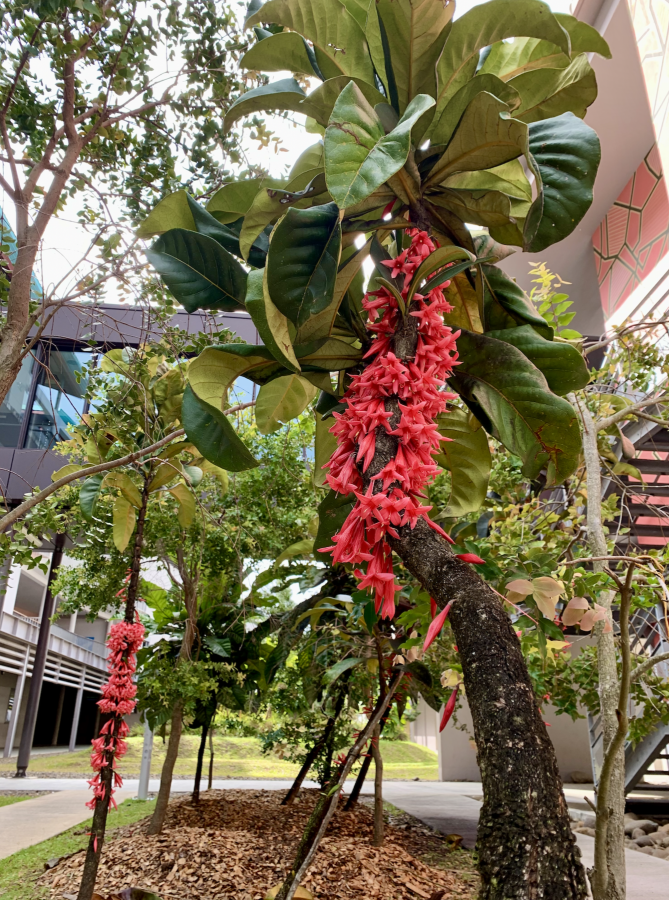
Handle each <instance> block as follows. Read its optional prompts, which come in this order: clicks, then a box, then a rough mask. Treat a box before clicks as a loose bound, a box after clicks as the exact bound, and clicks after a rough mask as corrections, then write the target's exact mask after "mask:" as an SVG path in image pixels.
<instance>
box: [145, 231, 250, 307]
mask: <svg viewBox="0 0 669 900" xmlns="http://www.w3.org/2000/svg"><path fill="white" fill-rule="evenodd" d="M146 255H147V257H148V260H149V262H150V263H151V265H152V266H153V268H154V269H155V270H156V271H157V272H158V274H159V275H160V276H161V278H162V279H163V281H164V282H165V284H166V285H167V287H168V288H169V290H170V293H172V294H173V295H174V297H175V298H176V299H177V300H178V301H179V303H181V304H182V306H183V307H184V308H185V309H186V311H187V312H189V313H193V312H195V311H196V310H198V309H223V310H225V311H226V312H232V311H233V310H236V309H243V308H244V294H245V292H246V272H245V271H244V269H242V267H241V265H240V264H239V263H238V262H237V260H236V259H235V258H234V256H232V255H231V254H230V253H228V252H227V250H224V249H223V247H221V245H220V244H219V243H218V242H217V241H215V240H214V239H213V238H210V237H207V236H206V235H204V234H197V233H196V232H194V231H186V230H185V229H183V228H173V229H172V230H171V231H168V232H166V233H165V234H163V235H162V236H161V237H159V238H158V240H157V241H155V242H154V244H153V245H152V246H151V248H150V249H149V250H147V251H146Z"/></svg>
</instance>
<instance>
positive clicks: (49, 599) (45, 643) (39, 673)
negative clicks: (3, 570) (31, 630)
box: [16, 534, 65, 778]
mask: <svg viewBox="0 0 669 900" xmlns="http://www.w3.org/2000/svg"><path fill="white" fill-rule="evenodd" d="M64 548H65V535H64V534H57V535H56V539H55V541H54V551H53V555H52V557H51V568H50V569H49V579H48V581H47V588H46V595H45V598H44V603H43V607H42V614H41V620H40V626H39V634H38V637H37V647H36V649H35V662H34V664H33V674H32V678H31V679H30V693H29V694H28V707H27V709H26V715H25V718H24V720H23V730H22V731H21V745H20V747H19V757H18V760H17V762H16V777H17V778H25V774H26V770H27V768H28V764H29V763H30V751H31V750H32V746H33V737H34V735H35V724H36V722H37V710H38V708H39V698H40V694H41V693H42V682H43V680H44V668H45V666H46V655H47V652H48V650H49V635H50V633H51V616H52V615H53V610H54V605H55V602H56V598H55V597H54V595H53V594H52V592H51V583H52V582H53V580H54V578H55V577H56V574H57V572H58V569H59V567H60V564H61V561H62V559H63V550H64Z"/></svg>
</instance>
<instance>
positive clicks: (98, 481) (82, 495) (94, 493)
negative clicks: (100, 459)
mask: <svg viewBox="0 0 669 900" xmlns="http://www.w3.org/2000/svg"><path fill="white" fill-rule="evenodd" d="M104 477H105V476H104V475H91V477H90V478H87V479H86V481H84V483H83V484H82V485H81V490H80V491H79V506H80V507H81V511H82V513H83V514H84V518H85V519H86V521H87V522H92V521H93V517H94V515H95V504H96V503H97V501H98V497H99V496H100V489H101V488H102V482H103V480H104Z"/></svg>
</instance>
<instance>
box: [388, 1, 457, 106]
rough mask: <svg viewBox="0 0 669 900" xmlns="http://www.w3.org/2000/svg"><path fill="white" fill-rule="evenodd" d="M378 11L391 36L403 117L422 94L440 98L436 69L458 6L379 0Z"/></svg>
mask: <svg viewBox="0 0 669 900" xmlns="http://www.w3.org/2000/svg"><path fill="white" fill-rule="evenodd" d="M376 9H377V12H378V14H379V16H380V17H381V19H382V20H383V24H384V26H385V31H386V34H387V36H388V44H389V49H390V56H391V59H392V66H393V73H394V76H395V82H396V85H397V96H398V102H399V110H398V111H399V112H400V113H403V112H404V110H405V109H406V108H407V106H408V105H409V103H410V102H411V100H413V98H414V97H416V96H418V94H429V95H430V96H431V97H434V96H435V94H436V88H437V83H436V73H435V65H436V62H437V58H438V57H439V54H440V53H441V49H442V47H443V45H444V41H445V40H446V34H447V32H448V29H449V26H450V21H451V19H452V18H453V12H454V9H455V5H454V4H453V3H443V2H440V0H437V2H435V0H378V2H377V3H376Z"/></svg>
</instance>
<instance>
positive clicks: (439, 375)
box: [117, 229, 460, 702]
mask: <svg viewBox="0 0 669 900" xmlns="http://www.w3.org/2000/svg"><path fill="white" fill-rule="evenodd" d="M408 233H409V235H410V236H411V238H412V240H411V246H410V247H407V248H406V249H405V250H403V251H402V252H401V253H400V254H399V255H398V256H397V257H396V258H395V259H393V260H386V261H385V262H384V265H385V266H387V268H388V269H390V276H391V278H397V277H398V276H404V280H405V286H404V288H403V290H402V295H403V297H404V298H405V300H406V298H407V296H408V286H409V281H410V279H411V278H412V277H413V275H414V273H415V272H416V269H417V268H418V267H419V266H420V265H421V263H422V262H423V260H425V259H427V257H428V256H429V255H430V254H431V253H433V252H434V250H435V244H434V242H433V241H432V240H431V238H430V237H429V235H428V234H427V233H426V232H424V231H418V230H417V229H414V230H413V231H410V232H408ZM443 290H444V285H442V286H440V287H438V288H433V290H431V291H429V293H428V294H427V296H424V295H422V294H420V293H414V295H413V303H414V305H412V308H411V313H410V314H411V315H412V316H413V317H414V318H415V319H416V320H417V329H418V339H417V344H416V354H415V357H414V359H412V360H404V359H398V357H397V356H396V355H395V353H394V352H393V350H392V340H393V336H394V334H395V332H396V330H397V327H398V325H399V324H400V322H401V319H402V315H403V314H402V313H401V312H400V310H399V307H398V301H397V298H396V296H395V295H394V294H392V293H391V292H390V291H389V290H388V289H387V288H379V290H377V291H370V292H369V293H367V294H366V295H365V296H364V298H363V300H362V306H363V308H364V309H365V310H366V311H367V313H368V317H369V325H368V331H369V332H370V333H371V334H373V335H374V339H373V340H372V343H371V347H370V348H369V350H368V351H367V352H366V353H365V356H364V358H365V359H367V360H370V362H369V364H368V365H367V366H366V368H365V369H363V371H362V372H360V373H358V374H356V375H353V376H352V377H351V385H350V387H349V389H348V391H347V392H346V394H345V395H344V397H343V398H342V399H343V401H344V402H345V404H346V409H345V410H344V412H342V413H334V420H335V421H334V424H333V426H332V427H331V429H330V431H331V432H332V433H333V434H334V435H336V437H337V439H338V447H337V450H336V451H335V453H334V454H333V455H332V458H331V459H330V462H329V463H328V465H326V466H324V467H323V468H327V469H329V472H328V475H327V482H328V484H329V486H330V487H331V488H332V489H333V490H334V491H336V492H337V493H340V494H354V495H355V497H356V500H357V502H356V503H355V505H354V507H353V509H352V510H351V512H350V513H349V515H348V517H347V519H346V521H345V522H344V525H343V526H342V528H341V529H340V531H339V532H338V533H337V534H336V535H335V536H334V537H333V546H332V547H327V548H324V550H326V551H328V552H331V553H332V556H333V560H334V561H335V562H348V563H353V564H360V563H365V562H366V563H367V566H366V571H364V570H363V569H356V570H355V575H356V577H357V578H359V579H360V587H361V588H362V589H367V590H370V591H372V593H373V595H374V604H375V607H376V610H377V612H380V613H381V615H382V616H383V617H388V618H391V617H392V616H393V615H394V612H395V594H396V592H397V591H399V590H401V588H400V586H399V585H398V584H396V583H395V577H394V573H393V563H392V551H391V549H390V546H389V544H388V543H387V541H386V537H395V538H396V537H398V532H397V528H398V527H403V526H405V525H409V526H410V527H411V528H415V526H416V523H417V522H418V520H419V519H423V520H424V521H425V522H427V524H428V525H429V526H430V527H431V528H433V529H434V530H435V531H437V532H438V533H439V534H441V535H442V536H443V537H444V538H446V540H448V541H450V542H451V543H453V541H452V540H451V538H450V537H449V536H448V535H447V534H446V533H445V531H444V530H443V529H442V528H441V527H440V526H439V525H437V524H436V523H435V522H433V521H432V520H431V519H430V518H429V516H428V513H429V512H430V510H431V507H430V506H427V505H422V504H421V503H420V500H419V499H418V498H424V497H425V494H424V492H423V491H424V488H425V487H426V485H428V484H429V483H430V481H432V479H433V478H434V477H435V475H436V474H437V472H438V471H439V469H438V467H437V466H436V465H435V463H434V460H433V457H434V455H435V454H436V453H438V452H439V446H440V443H441V441H443V440H445V438H442V436H441V435H440V434H439V432H438V430H437V425H436V423H435V418H436V417H437V416H438V415H439V414H440V413H442V412H444V410H445V407H446V403H447V401H448V400H453V399H454V398H455V396H456V395H454V394H450V393H447V392H446V391H443V390H440V388H442V387H443V385H444V384H445V381H446V379H447V378H448V377H449V376H450V374H451V371H452V368H453V366H454V365H457V356H458V355H457V350H456V344H455V342H456V339H457V338H458V336H459V334H460V332H459V331H456V332H453V330H452V329H451V328H449V327H448V326H447V325H445V324H444V321H443V316H444V314H445V313H449V312H452V307H451V306H450V304H449V303H448V302H447V301H446V299H445V297H444V293H443ZM395 398H396V399H398V400H400V401H401V403H400V404H399V406H400V412H401V415H400V420H399V422H398V423H397V424H396V425H395V427H394V428H392V429H391V426H390V419H391V417H392V412H391V410H389V409H387V408H386V401H387V400H389V399H395ZM381 428H383V429H385V431H386V432H388V433H389V434H392V435H393V436H394V437H396V438H397V439H398V447H397V451H396V453H395V458H394V459H391V460H390V461H389V462H388V463H387V464H386V465H385V467H384V468H383V469H382V470H381V472H379V473H377V474H375V475H373V476H372V478H371V479H370V484H369V487H368V489H367V491H366V492H364V493H363V490H362V486H363V482H362V477H361V475H362V473H364V472H366V471H367V469H368V468H369V466H370V465H371V463H372V460H373V459H374V456H375V453H376V438H377V429H381ZM117 702H118V701H117Z"/></svg>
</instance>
